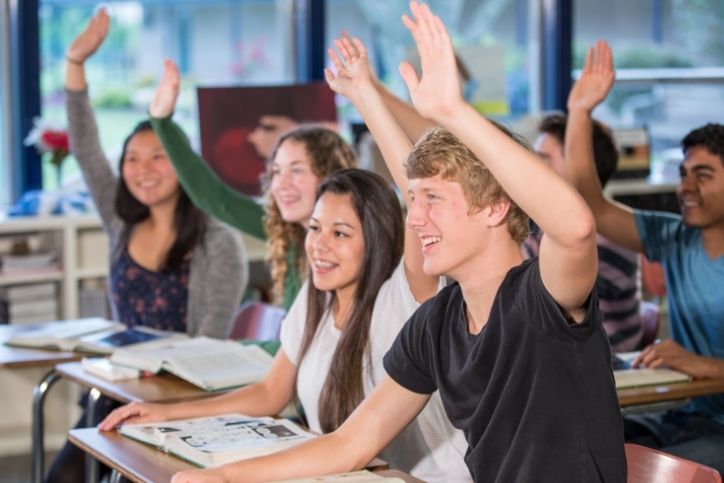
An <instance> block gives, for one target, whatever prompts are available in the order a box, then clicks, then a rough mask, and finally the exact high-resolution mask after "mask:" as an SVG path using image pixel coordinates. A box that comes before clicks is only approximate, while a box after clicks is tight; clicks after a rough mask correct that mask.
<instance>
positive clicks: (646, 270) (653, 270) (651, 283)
mask: <svg viewBox="0 0 724 483" xmlns="http://www.w3.org/2000/svg"><path fill="white" fill-rule="evenodd" d="M640 258H641V282H642V284H643V288H644V293H645V294H648V295H652V296H655V297H663V296H664V295H666V277H665V276H664V267H663V266H661V264H660V263H659V262H652V261H649V259H648V258H646V257H645V256H643V255H642V256H641V257H640Z"/></svg>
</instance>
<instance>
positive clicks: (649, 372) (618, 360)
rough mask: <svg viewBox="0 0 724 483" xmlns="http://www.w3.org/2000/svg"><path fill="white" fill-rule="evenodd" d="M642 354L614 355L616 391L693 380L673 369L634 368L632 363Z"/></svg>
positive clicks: (622, 353)
mask: <svg viewBox="0 0 724 483" xmlns="http://www.w3.org/2000/svg"><path fill="white" fill-rule="evenodd" d="M640 353H641V352H620V353H617V354H613V368H614V371H613V377H614V379H615V380H616V389H626V388H630V387H643V386H655V385H659V384H673V383H676V382H688V381H690V380H691V376H689V375H688V374H684V373H683V372H679V371H675V370H673V369H668V368H660V369H647V368H643V367H641V368H632V367H631V363H632V362H633V360H634V359H636V357H638V355H639V354H640Z"/></svg>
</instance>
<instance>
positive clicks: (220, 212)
mask: <svg viewBox="0 0 724 483" xmlns="http://www.w3.org/2000/svg"><path fill="white" fill-rule="evenodd" d="M180 77H181V76H180V74H179V71H178V68H177V67H176V65H175V64H174V63H173V62H172V61H171V60H168V59H167V60H166V61H165V62H164V68H163V77H162V78H161V82H160V83H159V85H158V88H157V89H156V93H155V95H154V97H153V100H152V101H151V106H150V108H149V114H150V115H151V124H153V128H154V130H155V131H156V134H157V135H158V137H159V139H160V140H161V143H163V147H164V149H165V150H166V153H167V154H168V157H169V158H170V159H171V162H172V163H173V165H174V168H175V169H176V174H177V176H178V179H179V182H180V183H181V185H182V186H183V188H184V190H185V191H186V193H187V194H188V195H189V197H190V198H191V200H192V201H193V202H194V204H195V205H196V206H197V207H199V208H200V209H201V210H203V211H204V212H206V213H208V214H209V215H211V216H213V217H215V218H218V219H219V220H221V221H224V222H225V223H228V224H229V225H231V226H233V227H234V228H236V229H238V230H240V231H243V232H244V233H247V234H249V235H251V236H253V237H255V238H259V239H261V240H265V239H266V232H265V231H264V224H263V223H262V219H263V217H264V208H263V207H262V206H261V205H260V204H259V203H257V202H256V201H254V200H253V199H252V198H251V197H249V196H246V195H244V194H242V193H240V192H238V191H236V190H235V189H233V188H232V187H230V186H229V185H227V184H226V183H224V182H223V181H222V180H221V178H219V176H218V175H217V174H216V173H215V172H214V171H213V169H211V167H210V166H209V165H208V164H207V163H206V162H205V161H204V160H203V159H201V158H200V157H199V156H198V155H197V154H196V153H195V152H194V150H193V149H192V148H191V144H189V140H188V138H187V137H186V135H185V134H184V133H183V131H182V130H181V128H180V127H178V126H177V125H176V124H175V123H174V122H173V121H172V120H171V115H172V114H173V110H174V107H175V106H176V99H177V98H178V93H179V85H180Z"/></svg>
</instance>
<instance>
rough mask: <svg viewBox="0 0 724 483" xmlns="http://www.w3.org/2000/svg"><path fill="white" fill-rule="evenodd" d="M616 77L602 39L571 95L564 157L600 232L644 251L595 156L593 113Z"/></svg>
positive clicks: (589, 55)
mask: <svg viewBox="0 0 724 483" xmlns="http://www.w3.org/2000/svg"><path fill="white" fill-rule="evenodd" d="M614 79H615V72H614V69H613V58H612V55H611V48H610V47H609V46H608V44H606V43H605V42H603V41H599V42H597V43H596V45H595V46H594V47H592V48H590V49H589V50H588V53H587V55H586V61H585V64H584V66H583V71H582V72H581V77H580V78H579V79H578V81H576V83H575V84H574V85H573V88H572V89H571V92H570V94H569V95H568V122H567V123H566V136H565V143H564V156H563V158H564V163H565V168H566V175H567V177H568V179H569V180H570V181H571V183H572V184H573V186H575V188H576V189H577V190H578V192H579V193H581V196H583V198H584V199H585V200H586V203H588V206H589V207H590V208H591V211H592V212H593V216H594V217H595V219H596V226H597V230H598V232H599V233H601V234H602V235H603V236H605V237H606V238H608V239H609V240H612V241H614V242H615V243H618V244H619V245H623V246H625V247H627V248H629V249H631V250H634V251H638V252H641V251H642V247H641V238H640V237H639V235H638V230H637V229H636V223H635V221H634V216H633V212H632V211H631V209H630V208H628V207H625V206H623V205H620V204H618V203H614V202H612V201H610V200H608V199H607V198H606V197H605V196H604V195H603V190H602V189H601V183H600V181H599V179H598V174H597V173H596V165H595V160H594V157H593V120H592V118H591V112H593V109H594V108H595V107H596V106H597V105H598V104H600V103H601V102H603V100H604V99H606V96H607V95H608V93H609V92H610V91H611V88H612V87H613V82H614Z"/></svg>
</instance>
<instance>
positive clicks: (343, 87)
mask: <svg viewBox="0 0 724 483" xmlns="http://www.w3.org/2000/svg"><path fill="white" fill-rule="evenodd" d="M334 46H335V47H336V48H337V50H338V51H339V54H338V53H337V51H335V50H334V49H329V50H328V53H329V58H330V59H331V60H332V63H333V64H334V68H335V70H336V71H337V73H336V74H335V73H334V72H332V71H331V70H330V69H325V70H324V76H325V79H326V80H327V84H329V87H330V88H331V89H332V90H333V91H334V92H336V93H338V94H341V95H343V96H345V97H347V98H350V99H351V98H352V97H353V96H355V95H356V94H357V92H358V91H359V89H361V88H364V87H369V86H372V85H373V83H374V76H373V74H372V69H371V68H370V64H369V59H368V57H367V49H366V48H365V46H364V44H363V43H362V41H360V40H359V39H356V38H350V37H342V38H339V39H335V40H334ZM340 56H341V58H340Z"/></svg>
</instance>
